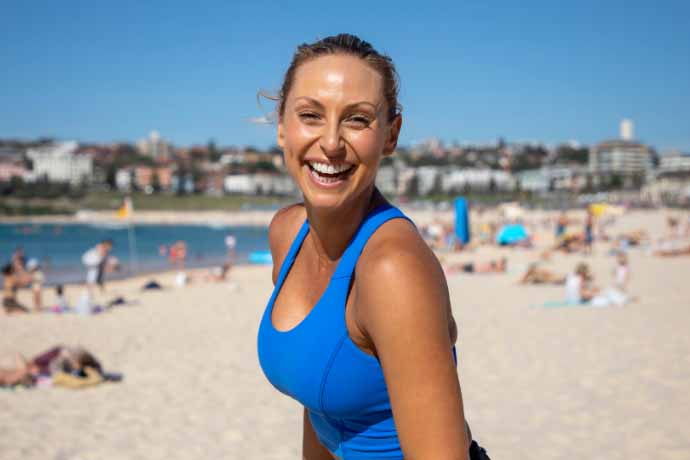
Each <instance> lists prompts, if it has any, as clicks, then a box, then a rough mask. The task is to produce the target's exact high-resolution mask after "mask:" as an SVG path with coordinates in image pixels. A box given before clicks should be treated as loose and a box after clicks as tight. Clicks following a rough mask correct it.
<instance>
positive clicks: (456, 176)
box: [441, 168, 515, 193]
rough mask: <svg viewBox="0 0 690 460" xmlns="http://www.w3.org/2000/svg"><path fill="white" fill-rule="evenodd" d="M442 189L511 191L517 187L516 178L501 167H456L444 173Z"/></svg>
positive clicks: (453, 191)
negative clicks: (500, 168)
mask: <svg viewBox="0 0 690 460" xmlns="http://www.w3.org/2000/svg"><path fill="white" fill-rule="evenodd" d="M441 189H442V191H443V192H444V193H464V192H469V191H473V192H489V191H510V190H514V189H515V179H514V178H513V176H511V175H510V174H509V173H507V172H506V171H503V170H499V169H488V168H482V169H479V168H462V169H459V168H458V169H455V168H454V169H451V170H448V171H446V172H444V174H443V175H442V177H441Z"/></svg>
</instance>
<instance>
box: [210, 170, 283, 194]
mask: <svg viewBox="0 0 690 460" xmlns="http://www.w3.org/2000/svg"><path fill="white" fill-rule="evenodd" d="M223 188H224V189H225V192H226V193H236V194H242V195H293V194H294V193H296V191H297V188H296V186H295V183H294V182H293V181H292V179H290V176H287V175H284V174H231V175H228V176H225V179H224V181H223Z"/></svg>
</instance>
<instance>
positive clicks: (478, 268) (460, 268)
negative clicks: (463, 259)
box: [443, 257, 508, 275]
mask: <svg viewBox="0 0 690 460" xmlns="http://www.w3.org/2000/svg"><path fill="white" fill-rule="evenodd" d="M507 266H508V260H507V259H506V258H505V257H503V258H501V259H499V260H491V261H489V262H467V263H458V264H452V265H444V266H443V271H444V272H445V273H446V274H448V275H452V274H453V273H458V272H463V273H505V271H506V268H507Z"/></svg>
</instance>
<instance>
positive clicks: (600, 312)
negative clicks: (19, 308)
mask: <svg viewBox="0 0 690 460" xmlns="http://www.w3.org/2000/svg"><path fill="white" fill-rule="evenodd" d="M664 216H665V214H664V213H662V212H651V211H647V212H633V213H630V214H627V215H625V216H624V217H622V218H621V219H620V220H619V222H618V223H617V224H616V228H618V229H633V228H639V227H644V228H647V229H648V230H649V231H650V232H651V233H652V234H657V235H659V234H661V233H662V232H663V225H664V220H663V219H664ZM547 243H548V237H544V238H542V239H540V240H538V244H540V245H545V244H547ZM606 248H607V247H606V246H604V245H603V244H602V245H597V246H595V254H594V255H593V256H591V257H588V258H585V257H584V256H580V255H567V256H566V255H557V256H555V257H554V260H553V261H552V262H551V263H550V264H549V265H547V266H548V267H550V268H553V269H554V270H556V271H562V272H566V271H568V270H571V269H572V267H573V266H574V265H575V263H577V262H578V261H580V260H587V261H588V262H589V263H590V264H591V266H592V268H593V271H594V274H595V275H596V277H597V279H598V280H599V281H600V284H602V285H607V284H608V283H609V281H610V280H611V278H612V277H611V270H612V268H613V259H612V258H611V257H610V256H607V255H606ZM498 255H506V256H508V257H509V260H510V263H509V273H508V274H505V275H466V274H458V275H452V276H450V277H449V278H448V283H449V288H450V292H451V297H452V301H453V310H454V313H455V316H456V319H457V321H458V324H459V327H460V341H459V344H458V350H459V354H460V356H459V357H460V364H459V369H458V370H459V374H460V379H461V384H462V388H463V394H464V401H465V408H466V414H467V418H468V420H469V421H470V424H471V426H472V431H473V433H474V434H475V437H476V438H478V439H479V441H480V442H481V443H482V444H483V445H484V446H486V448H487V449H488V451H489V453H490V455H491V457H492V458H495V459H534V458H549V459H573V458H607V459H618V458H620V459H624V458H626V459H627V458H655V459H688V458H690V429H689V428H688V420H690V398H689V397H688V395H689V394H690V334H688V325H690V301H689V299H690V257H685V258H678V259H668V260H666V259H658V258H655V257H653V256H651V255H648V254H646V253H645V252H644V251H642V250H633V251H631V253H630V260H631V263H630V265H631V269H632V281H631V291H632V293H633V294H635V295H637V296H638V297H639V301H638V302H636V303H633V304H630V305H627V306H625V307H618V308H613V307H611V308H599V309H596V308H590V307H575V308H558V309H547V308H540V307H535V306H534V305H537V304H542V303H543V302H544V301H547V300H559V299H561V298H562V297H563V293H562V288H561V287H542V286H528V287H523V286H519V285H518V284H517V282H516V280H517V278H518V276H519V274H520V270H521V269H522V268H523V267H524V266H525V265H526V264H527V263H528V262H529V261H531V260H534V259H535V258H536V257H537V252H536V251H528V250H501V249H497V248H488V247H487V248H485V247H481V248H478V249H476V250H475V251H473V252H471V253H460V254H452V255H443V257H444V258H445V259H446V260H447V261H469V260H478V261H482V260H488V259H490V258H492V257H496V256H498ZM148 278H150V277H146V279H131V280H125V281H120V282H117V283H115V282H114V283H111V285H110V286H109V293H108V296H115V295H123V296H125V297H126V298H128V299H134V300H136V301H137V302H138V303H136V304H134V305H129V306H124V307H119V308H117V309H114V310H112V311H110V312H107V313H105V314H101V315H97V316H91V317H83V316H78V315H73V314H70V315H51V314H43V315H29V316H25V317H0V362H1V364H10V363H11V360H12V354H13V353H14V352H21V353H23V354H25V355H27V356H31V355H33V354H35V353H38V352H40V351H42V350H44V349H46V348H48V347H50V346H51V345H53V344H57V343H65V344H76V343H79V344H83V345H85V346H86V347H88V348H89V349H91V350H92V351H93V352H94V353H95V354H96V355H97V356H98V357H99V358H100V359H101V360H102V362H103V364H104V365H105V367H106V368H107V369H109V370H113V371H119V372H123V373H124V374H125V380H124V381H123V382H122V383H119V384H104V385H101V386H98V387H94V388H90V389H85V390H79V391H74V390H65V389H58V388H37V389H32V390H22V391H8V390H0V426H1V427H2V430H1V433H2V434H0V458H2V459H15V458H24V459H36V460H38V459H51V460H53V459H54V460H77V459H79V460H87V459H105V460H110V459H113V460H114V459H166V460H172V459H185V460H186V459H190V458H208V459H215V458H229V459H235V458H237V459H262V460H264V459H296V458H300V443H301V408H300V407H299V406H298V405H297V403H295V402H293V401H292V400H290V399H288V398H287V397H285V396H283V395H281V394H279V393H278V392H277V391H275V390H274V389H273V388H272V387H271V386H270V384H269V383H268V382H267V381H266V380H265V378H264V376H263V374H262V372H261V369H260V367H259V364H258V361H257V355H256V331H257V328H258V324H259V320H260V317H261V314H262V312H263V309H264V307H265V303H266V301H267V299H268V297H269V295H270V292H271V289H272V285H271V276H270V268H267V267H241V268H237V269H235V270H234V271H233V272H232V279H233V283H234V284H229V283H209V282H205V283H204V282H196V283H192V284H191V285H189V286H187V287H184V288H179V287H174V286H173V274H171V273H167V274H159V275H156V278H157V279H159V280H160V281H161V282H162V283H163V284H164V285H165V286H166V287H167V288H166V289H164V290H162V291H159V292H141V291H139V290H138V288H139V287H140V286H141V285H142V284H143V283H144V282H145V281H146V280H147V279H148ZM81 289H82V288H81V287H78V286H69V287H68V288H67V294H68V296H69V297H70V298H72V299H76V297H77V296H78V294H79V292H80V291H81ZM27 294H28V293H22V297H21V298H22V299H24V300H27V299H28V296H27ZM46 300H47V301H48V302H50V300H51V296H50V293H47V294H46Z"/></svg>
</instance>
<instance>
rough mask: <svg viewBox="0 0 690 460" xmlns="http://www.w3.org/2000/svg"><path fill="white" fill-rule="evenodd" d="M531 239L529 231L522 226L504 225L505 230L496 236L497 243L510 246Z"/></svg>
mask: <svg viewBox="0 0 690 460" xmlns="http://www.w3.org/2000/svg"><path fill="white" fill-rule="evenodd" d="M527 238H529V233H527V229H526V228H525V226H524V225H522V224H509V225H504V226H503V228H501V230H500V231H499V232H498V234H497V235H496V243H497V244H501V245H509V244H515V243H519V242H520V241H524V240H526V239H527Z"/></svg>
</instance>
